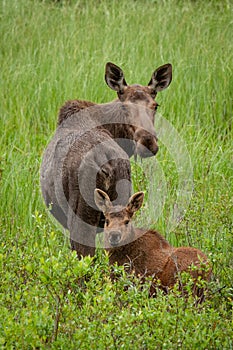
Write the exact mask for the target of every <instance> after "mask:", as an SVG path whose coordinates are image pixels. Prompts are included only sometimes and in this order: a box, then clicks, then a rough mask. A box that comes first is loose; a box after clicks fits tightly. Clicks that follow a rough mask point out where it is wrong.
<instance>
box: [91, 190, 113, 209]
mask: <svg viewBox="0 0 233 350" xmlns="http://www.w3.org/2000/svg"><path fill="white" fill-rule="evenodd" d="M94 199H95V204H96V206H97V207H98V208H99V210H100V211H102V212H103V213H105V212H106V211H107V210H108V209H109V208H111V207H112V203H111V201H110V198H109V196H108V195H107V193H105V192H104V191H102V190H100V189H98V188H96V189H95V193H94Z"/></svg>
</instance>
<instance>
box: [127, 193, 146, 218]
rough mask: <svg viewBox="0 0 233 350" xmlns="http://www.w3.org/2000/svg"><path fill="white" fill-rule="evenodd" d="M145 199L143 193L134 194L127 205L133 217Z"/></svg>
mask: <svg viewBox="0 0 233 350" xmlns="http://www.w3.org/2000/svg"><path fill="white" fill-rule="evenodd" d="M143 199H144V193H143V192H137V193H134V194H133V195H132V196H131V197H130V199H129V202H128V204H127V210H128V211H129V212H130V213H131V215H133V214H134V213H135V212H136V211H138V210H139V209H140V208H141V206H142V203H143Z"/></svg>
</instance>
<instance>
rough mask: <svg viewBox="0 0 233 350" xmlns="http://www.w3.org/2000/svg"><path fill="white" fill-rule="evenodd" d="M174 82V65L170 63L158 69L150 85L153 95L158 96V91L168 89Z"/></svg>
mask: <svg viewBox="0 0 233 350" xmlns="http://www.w3.org/2000/svg"><path fill="white" fill-rule="evenodd" d="M171 81H172V65H171V64H170V63H167V64H164V65H163V66H161V67H159V68H157V69H156V70H155V71H154V73H153V74H152V77H151V80H150V82H149V84H148V86H149V88H150V89H151V93H152V95H154V96H155V95H156V94H157V92H158V91H162V90H164V89H166V88H167V87H168V86H169V85H170V83H171Z"/></svg>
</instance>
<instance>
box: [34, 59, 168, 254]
mask: <svg viewBox="0 0 233 350" xmlns="http://www.w3.org/2000/svg"><path fill="white" fill-rule="evenodd" d="M171 79H172V68H171V65H170V64H166V65H164V66H162V67H159V68H158V69H156V70H155V72H154V73H153V75H152V78H151V80H150V82H149V84H148V86H147V87H143V86H141V85H127V84H126V81H125V79H124V74H123V71H122V70H121V68H119V67H117V66H116V65H114V64H113V63H107V65H106V72H105V80H106V82H107V84H108V86H109V87H110V88H111V89H113V90H115V91H116V92H117V95H118V100H116V101H113V102H110V103H106V104H95V103H92V102H88V101H80V100H74V101H68V102H67V103H66V104H65V105H64V106H63V107H62V108H61V109H60V112H59V117H58V127H57V130H56V132H55V135H54V137H53V138H52V140H51V141H50V143H49V145H48V146H47V148H46V150H45V152H44V155H43V160H42V165H41V176H40V181H41V189H42V194H43V197H44V200H45V203H46V205H47V206H48V207H49V208H50V211H51V213H52V214H53V216H54V217H55V218H56V219H57V220H58V221H59V222H60V223H61V224H62V225H63V226H64V227H65V228H67V229H68V230H69V231H70V236H71V246H72V248H73V249H75V250H76V251H77V253H78V255H79V256H80V255H84V256H85V255H88V254H90V255H93V254H94V252H95V235H96V232H97V231H99V230H100V229H101V227H103V222H104V217H103V214H101V213H100V212H98V210H97V208H96V206H95V203H94V197H93V194H94V189H95V188H96V187H99V188H100V189H102V190H103V191H105V192H107V193H108V195H109V197H110V198H111V200H112V201H113V200H116V201H118V204H121V205H124V204H125V203H126V202H127V200H128V199H129V197H130V195H131V174H130V162H129V157H130V156H132V155H133V154H138V155H139V156H141V157H151V156H154V155H155V154H156V153H157V151H158V145H157V138H156V135H155V130H154V124H153V123H154V116H155V111H156V106H157V103H156V102H155V101H154V98H155V96H156V94H157V92H158V91H161V90H164V89H165V88H166V87H167V86H168V85H169V84H170V82H171Z"/></svg>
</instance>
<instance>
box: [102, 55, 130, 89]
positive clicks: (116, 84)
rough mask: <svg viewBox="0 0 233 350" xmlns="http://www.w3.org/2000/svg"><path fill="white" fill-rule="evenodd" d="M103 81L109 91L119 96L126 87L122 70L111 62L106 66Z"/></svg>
mask: <svg viewBox="0 0 233 350" xmlns="http://www.w3.org/2000/svg"><path fill="white" fill-rule="evenodd" d="M105 81H106V83H107V84H108V86H109V87H110V88H111V89H113V90H115V91H117V93H119V94H123V93H124V91H125V88H126V86H127V83H126V81H125V77H124V73H123V71H122V69H121V68H120V67H118V66H116V65H115V64H113V63H111V62H108V63H107V64H106V68H105Z"/></svg>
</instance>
